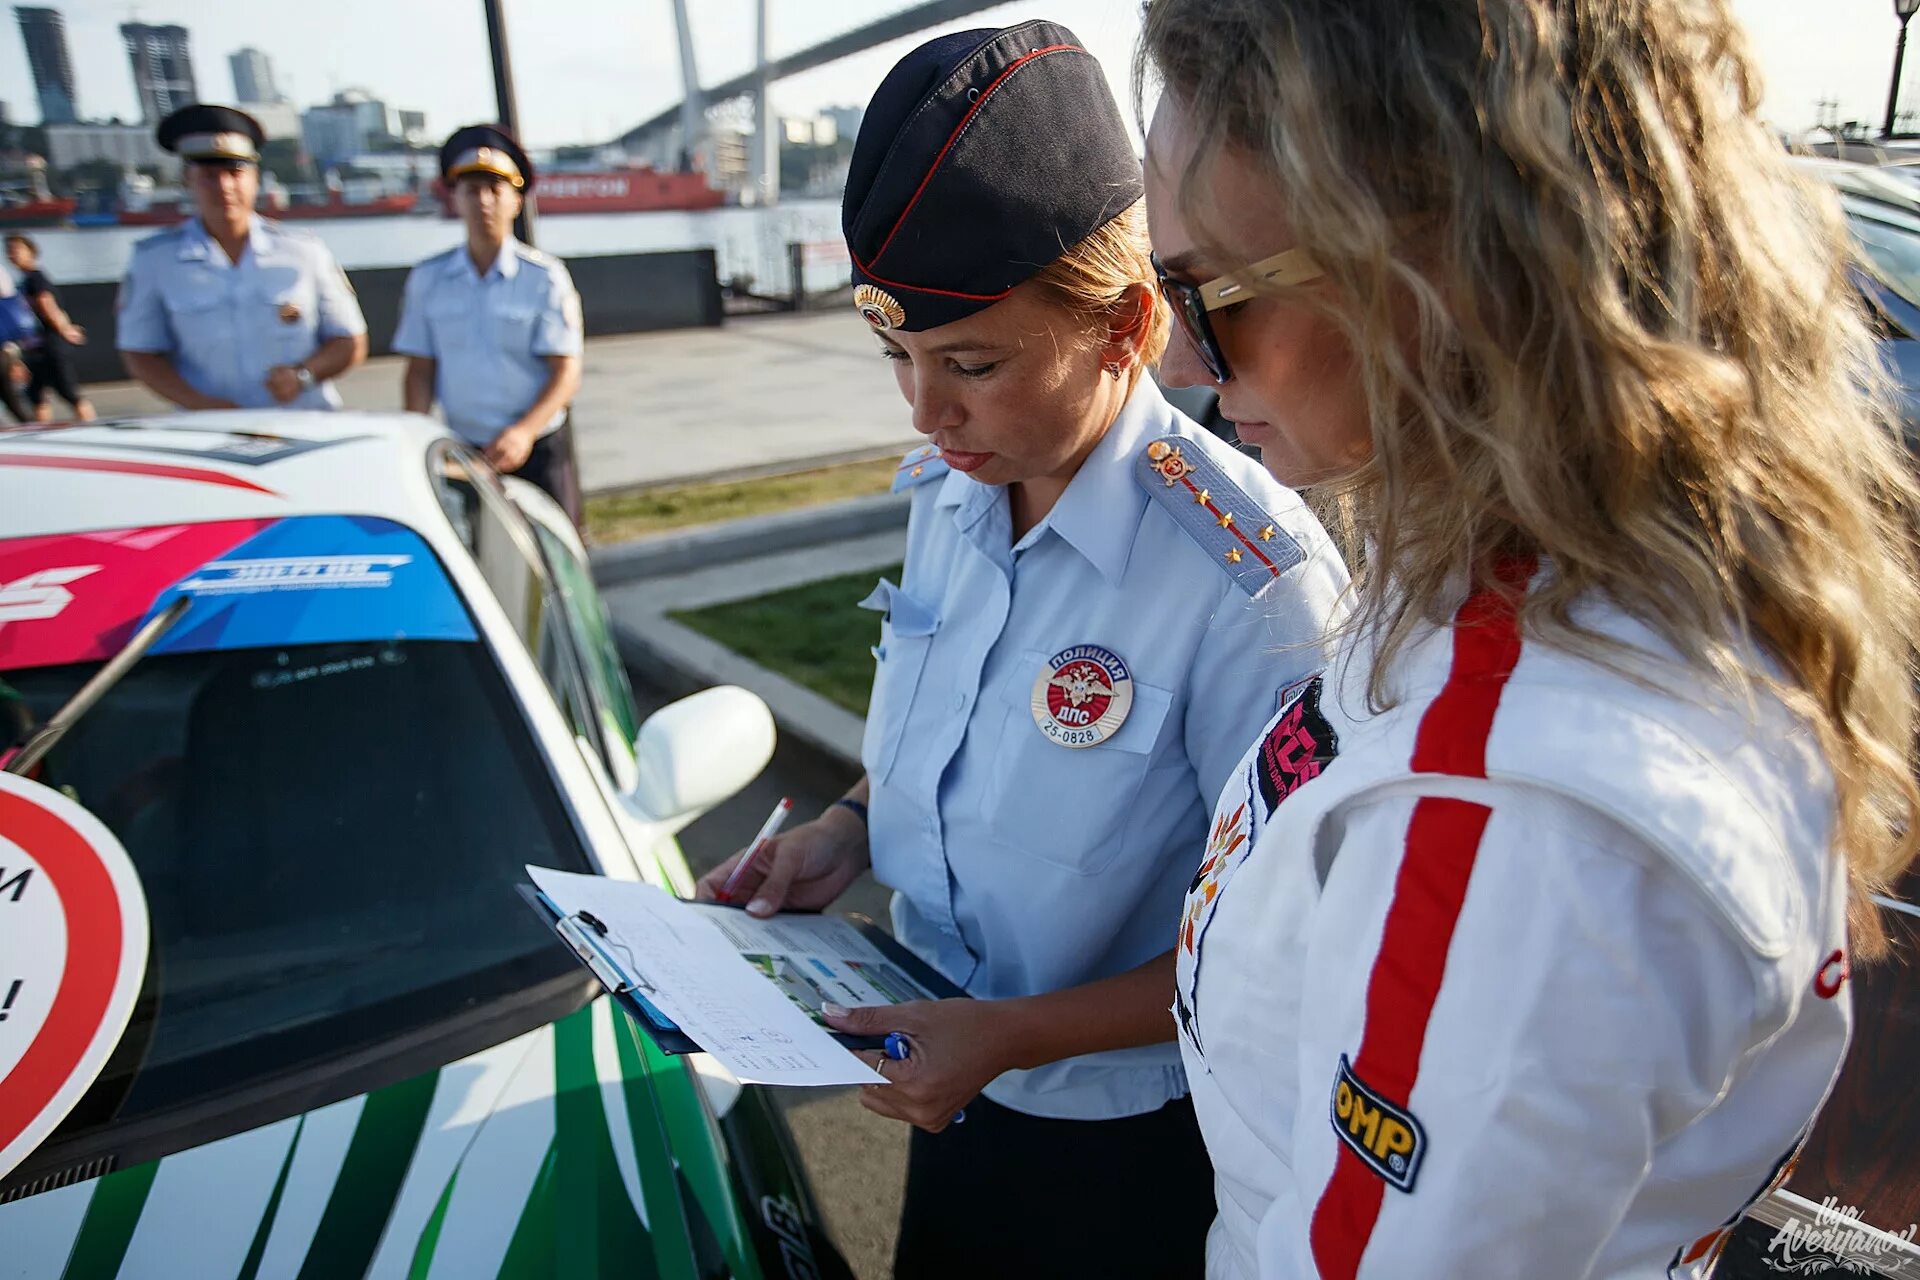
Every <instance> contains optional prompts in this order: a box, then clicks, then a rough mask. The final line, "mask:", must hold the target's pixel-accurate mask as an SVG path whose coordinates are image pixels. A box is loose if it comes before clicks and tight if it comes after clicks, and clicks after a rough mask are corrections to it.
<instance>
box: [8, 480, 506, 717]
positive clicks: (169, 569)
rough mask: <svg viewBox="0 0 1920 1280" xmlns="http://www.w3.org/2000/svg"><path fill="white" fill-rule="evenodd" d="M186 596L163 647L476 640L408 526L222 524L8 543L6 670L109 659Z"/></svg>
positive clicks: (359, 520) (303, 672)
mask: <svg viewBox="0 0 1920 1280" xmlns="http://www.w3.org/2000/svg"><path fill="white" fill-rule="evenodd" d="M183 592H184V593H186V594H189V595H191V596H192V597H193V605H192V607H191V608H190V609H188V611H187V613H186V616H185V617H183V618H181V619H180V620H179V621H178V622H177V623H175V624H174V626H173V627H172V629H171V630H169V631H168V632H167V633H166V634H165V635H163V636H162V637H161V638H160V640H159V642H158V643H157V644H156V645H155V646H154V648H153V652H154V653H155V654H169V653H197V652H206V651H209V650H220V649H243V648H256V647H281V646H286V645H301V644H332V643H341V642H351V641H377V640H395V639H403V638H404V639H407V640H471V639H473V638H474V637H475V635H476V632H475V630H474V626H473V620H472V618H471V617H470V616H469V615H468V613H467V611H466V607H465V606H464V605H463V604H462V603H461V602H460V597H459V594H458V593H457V592H456V591H455V589H454V587H453V584H452V582H450V581H449V580H448V578H447V576H446V572H445V570H444V569H442V567H441V565H440V562H439V560H438V559H437V558H436V557H435V556H434V554H433V552H432V550H431V549H430V548H429V547H428V546H427V544H426V542H425V541H423V540H422V539H421V538H420V536H419V535H418V534H416V533H414V532H413V531H412V530H410V529H408V528H406V527H405V526H404V525H400V524H396V523H394V522H393V521H391V520H382V519H376V518H373V517H360V516H292V517H289V518H286V519H283V520H220V521H211V522H208V523H204V524H180V525H166V526H157V527H145V528H129V529H103V530H97V531H93V532H89V533H80V534H61V535H57V536H47V537H33V538H16V539H11V540H8V541H0V671H7V670H14V669H18V668H25V667H43V666H56V665H60V664H64V663H69V662H97V661H100V660H103V659H105V658H106V657H108V656H109V655H110V654H112V653H114V652H116V651H117V650H118V649H120V648H121V647H122V646H124V645H125V644H126V642H127V640H128V638H129V637H130V636H131V635H132V634H133V632H134V630H135V629H136V628H137V627H138V626H139V625H140V624H141V623H142V622H143V621H145V620H146V619H147V618H150V617H152V616H153V615H154V614H156V613H158V612H159V611H160V610H161V609H163V608H165V607H166V606H167V605H168V604H170V603H172V601H173V599H174V598H175V597H176V596H177V595H179V594H181V593H183ZM365 660H366V661H368V662H372V661H374V659H372V658H370V657H369V658H367V659H365ZM263 674H264V675H265V676H266V677H268V678H271V679H275V680H279V681H281V682H283V683H292V682H297V681H300V680H305V679H316V678H321V677H324V676H325V675H327V674H329V673H328V672H327V671H326V670H324V669H321V668H314V669H312V670H309V669H307V668H304V667H299V666H289V667H288V669H287V670H285V671H282V672H278V673H271V672H270V673H263ZM263 687H264V686H263Z"/></svg>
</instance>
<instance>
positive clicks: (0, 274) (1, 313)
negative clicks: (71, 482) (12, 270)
mask: <svg viewBox="0 0 1920 1280" xmlns="http://www.w3.org/2000/svg"><path fill="white" fill-rule="evenodd" d="M39 341H40V325H39V322H38V321H36V320H35V319H34V318H33V310H32V308H30V307H28V306H27V300H26V299H25V298H23V297H21V296H20V294H19V293H17V292H16V291H15V290H14V287H13V277H12V276H11V275H9V274H8V273H7V272H5V271H0V409H5V410H6V411H7V412H8V413H9V414H10V415H12V417H13V419H14V421H16V422H31V421H32V420H33V418H32V415H31V414H30V413H29V412H28V411H27V406H26V404H25V402H24V401H22V399H21V397H20V393H21V392H22V391H23V390H24V389H25V388H26V385H27V377H28V375H27V366H26V349H27V348H28V347H31V346H34V345H36V344H38V343H39Z"/></svg>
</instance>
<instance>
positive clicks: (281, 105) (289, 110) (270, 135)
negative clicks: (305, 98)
mask: <svg viewBox="0 0 1920 1280" xmlns="http://www.w3.org/2000/svg"><path fill="white" fill-rule="evenodd" d="M240 109H241V110H242V111H245V112H246V113H247V114H248V115H250V116H252V117H253V118H254V119H255V120H258V121H259V122H260V131H261V132H262V133H264V134H266V135H267V141H268V142H273V141H275V140H277V139H280V138H299V137H301V136H302V133H303V131H302V129H301V125H300V108H298V107H296V106H294V105H293V104H292V103H291V102H249V103H246V104H244V105H243V106H242V107H241V108H240Z"/></svg>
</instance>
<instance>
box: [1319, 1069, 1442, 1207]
mask: <svg viewBox="0 0 1920 1280" xmlns="http://www.w3.org/2000/svg"><path fill="white" fill-rule="evenodd" d="M1328 1114H1329V1115H1330V1116H1331V1117H1332V1120H1333V1131H1334V1133H1335V1134H1337V1135H1339V1138H1340V1141H1342V1142H1344V1143H1346V1144H1347V1148H1348V1149H1349V1150H1350V1151H1352V1152H1353V1154H1355V1155H1356V1156H1359V1157H1360V1162H1361V1163H1362V1164H1364V1165H1366V1166H1367V1168H1369V1169H1371V1170H1373V1171H1374V1172H1375V1173H1377V1174H1379V1175H1380V1176H1381V1178H1383V1179H1384V1180H1385V1181H1386V1183H1387V1185H1388V1186H1390V1187H1394V1188H1396V1189H1398V1190H1400V1191H1406V1192H1411V1191H1412V1190H1413V1181H1414V1179H1415V1178H1416V1177H1417V1176H1419V1173H1420V1161H1421V1159H1422V1158H1423V1157H1424V1156H1425V1155H1426V1154H1427V1135H1426V1131H1425V1130H1424V1129H1422V1128H1421V1127H1420V1122H1419V1121H1418V1120H1417V1119H1415V1118H1414V1115H1413V1112H1411V1111H1408V1110H1407V1109H1406V1108H1405V1107H1401V1106H1397V1105H1395V1104H1394V1103H1391V1102H1389V1101H1387V1100H1386V1099H1385V1098H1383V1097H1381V1096H1380V1095H1379V1094H1377V1093H1375V1092H1374V1091H1373V1090H1372V1089H1369V1088H1368V1087H1367V1086H1366V1085H1365V1084H1363V1083H1362V1082H1361V1080H1360V1077H1359V1076H1357V1075H1355V1074H1354V1073H1353V1064H1352V1063H1350V1062H1349V1061H1347V1055H1346V1054H1344V1053H1343V1054H1341V1055H1340V1070H1339V1071H1338V1072H1337V1073H1336V1074H1335V1075H1334V1078H1333V1098H1332V1100H1331V1102H1330V1104H1329V1110H1328Z"/></svg>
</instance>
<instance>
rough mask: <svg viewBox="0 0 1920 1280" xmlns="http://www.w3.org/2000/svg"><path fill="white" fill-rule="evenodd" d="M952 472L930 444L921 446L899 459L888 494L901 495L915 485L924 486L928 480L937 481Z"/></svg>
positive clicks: (937, 450) (938, 451) (938, 452)
mask: <svg viewBox="0 0 1920 1280" xmlns="http://www.w3.org/2000/svg"><path fill="white" fill-rule="evenodd" d="M950 470H952V468H951V467H949V466H947V464H946V463H945V462H942V461H941V460H940V450H939V449H937V448H935V447H934V446H933V445H930V444H923V445H921V446H920V447H919V448H918V449H915V450H913V451H912V452H911V453H909V454H908V455H907V456H906V457H904V458H902V459H900V465H899V467H898V468H896V469H895V470H894V473H893V488H892V489H891V490H890V492H893V493H901V492H904V491H905V490H908V489H911V488H913V487H914V486H915V485H922V484H925V483H926V482H927V481H929V480H938V479H939V478H940V477H941V476H944V475H945V474H947V472H948V471H950Z"/></svg>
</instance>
